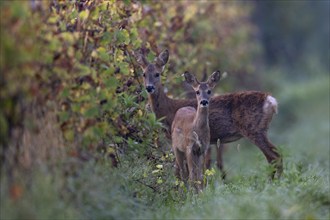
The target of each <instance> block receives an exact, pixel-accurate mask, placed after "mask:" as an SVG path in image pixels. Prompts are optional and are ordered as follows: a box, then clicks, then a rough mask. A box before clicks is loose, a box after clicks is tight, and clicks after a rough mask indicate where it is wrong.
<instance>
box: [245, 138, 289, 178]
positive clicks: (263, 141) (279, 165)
mask: <svg viewBox="0 0 330 220" xmlns="http://www.w3.org/2000/svg"><path fill="white" fill-rule="evenodd" d="M247 137H248V139H250V140H251V141H252V142H253V143H254V144H255V145H257V146H258V147H259V149H260V150H261V151H262V153H263V154H264V155H265V157H266V159H267V161H268V163H270V164H273V165H274V166H275V169H276V170H275V171H274V172H273V173H272V176H271V177H272V179H273V178H274V176H275V173H277V176H278V177H280V176H281V174H282V172H283V161H282V157H281V155H280V154H279V153H278V150H277V148H276V147H275V146H274V145H273V144H272V143H271V142H270V141H269V139H268V137H267V134H266V133H264V132H263V133H257V134H250V135H248V136H247Z"/></svg>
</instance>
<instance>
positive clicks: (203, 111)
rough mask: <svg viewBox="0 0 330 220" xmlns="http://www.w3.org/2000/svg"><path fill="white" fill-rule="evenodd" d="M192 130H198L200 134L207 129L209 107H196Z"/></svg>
mask: <svg viewBox="0 0 330 220" xmlns="http://www.w3.org/2000/svg"><path fill="white" fill-rule="evenodd" d="M194 128H195V129H197V130H200V131H201V132H202V133H204V132H206V131H207V129H209V107H200V106H199V105H198V107H197V112H196V115H195V118H194ZM197 130H196V132H197ZM197 133H198V132H197Z"/></svg>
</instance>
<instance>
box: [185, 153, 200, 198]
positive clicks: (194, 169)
mask: <svg viewBox="0 0 330 220" xmlns="http://www.w3.org/2000/svg"><path fill="white" fill-rule="evenodd" d="M187 163H188V170H189V181H190V183H191V185H192V186H193V187H194V189H195V190H196V192H197V193H199V192H200V191H202V188H203V187H202V184H203V175H202V172H203V163H204V157H202V156H198V155H197V154H194V153H193V152H191V153H190V154H189V155H187Z"/></svg>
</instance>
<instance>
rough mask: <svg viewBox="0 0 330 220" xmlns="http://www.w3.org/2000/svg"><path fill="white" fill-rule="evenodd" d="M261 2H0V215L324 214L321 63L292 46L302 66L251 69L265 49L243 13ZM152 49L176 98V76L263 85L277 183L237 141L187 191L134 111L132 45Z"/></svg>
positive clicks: (325, 114) (164, 149) (165, 150)
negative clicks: (201, 185) (278, 157)
mask: <svg viewBox="0 0 330 220" xmlns="http://www.w3.org/2000/svg"><path fill="white" fill-rule="evenodd" d="M260 4H261V5H260ZM265 7H266V8H267V5H264V4H263V3H256V5H255V3H253V2H247V3H239V2H227V1H224V2H221V1H220V2H216V1H209V2H200V1H194V2H191V1H164V2H149V1H144V2H137V1H102V0H99V1H24V2H22V1H2V2H1V3H0V16H1V20H0V22H1V33H0V35H1V41H0V53H1V56H0V71H1V75H0V86H1V93H0V101H1V104H0V127H1V130H0V156H1V181H0V183H1V189H0V193H1V195H0V199H1V203H0V208H1V211H0V215H1V219H31V218H33V219H104V218H107V219H109V218H110V219H130V218H155V219H164V218H189V219H190V218H217V219H218V218H224V219H228V218H233V219H237V218H253V219H255V218H260V219H270V218H280V219H292V218H295V219H302V218H303V219H323V218H329V216H330V210H329V208H330V198H329V196H330V195H329V193H330V189H329V185H330V184H329V173H330V170H329V167H330V164H329V163H330V158H329V153H330V152H329V123H328V122H329V84H328V82H329V70H328V69H327V68H328V66H329V64H328V63H324V60H323V59H318V58H319V56H317V51H318V50H317V49H315V48H313V46H312V45H313V44H312V43H310V44H309V45H308V46H306V48H303V49H302V50H305V51H313V53H311V54H310V56H307V55H306V56H301V57H299V64H301V65H299V64H298V63H297V65H289V66H288V65H286V64H285V65H284V66H282V65H283V63H282V62H280V65H278V64H277V63H275V64H274V63H273V66H266V65H263V62H264V61H263V60H262V59H261V56H262V55H263V48H266V53H267V54H268V53H269V51H271V48H272V47H267V46H265V45H264V44H265V42H266V41H265V40H264V41H259V40H258V38H257V36H258V35H259V34H260V32H262V31H265V29H263V26H260V24H258V22H256V23H254V22H253V19H252V14H253V13H254V11H255V10H257V11H258V10H260V8H265ZM290 7H293V8H294V5H293V6H292V5H291V6H290ZM299 7H303V8H304V7H308V4H307V3H306V4H305V6H304V5H299ZM277 10H281V9H280V8H278V9H277ZM259 12H260V11H259ZM275 15H276V14H275ZM259 16H261V15H260V14H259ZM309 16H311V15H309ZM275 17H276V16H275ZM289 18H290V19H289ZM312 18H313V17H312ZM288 20H289V21H290V20H291V17H288ZM311 20H312V21H313V19H311ZM267 22H272V21H271V19H270V20H267V21H265V23H266V25H269V23H267ZM294 22H297V21H295V20H294ZM294 22H293V23H290V24H295V23H294ZM258 25H259V26H258ZM323 26H326V25H322V27H323ZM306 27H308V28H309V27H310V26H308V25H306ZM300 28H301V27H300ZM298 29H299V28H298ZM299 30H302V29H299ZM313 30H314V31H317V30H316V29H315V27H314V29H313ZM288 33H289V32H288ZM322 36H323V35H322ZM316 37H317V35H316V34H315V33H314V34H311V38H312V39H313V40H314V41H315V42H318V41H317V40H315V39H317V38H316ZM288 39H289V42H293V41H294V40H295V39H296V38H295V37H294V35H289V37H288ZM314 41H313V42H314ZM266 43H267V42H266ZM297 44H299V42H298V43H297ZM285 45H286V46H287V47H286V50H288V48H289V47H288V45H287V44H285ZM299 45H300V44H299ZM317 45H318V44H317ZM268 46H269V45H268ZM164 48H168V49H169V51H170V62H169V64H168V65H167V67H166V69H165V72H164V74H163V83H164V84H165V88H166V89H167V90H168V91H169V92H168V94H169V95H172V96H175V97H182V96H183V95H182V94H183V88H182V87H181V83H182V79H181V77H180V76H181V73H183V71H185V70H190V71H191V72H194V73H196V74H197V75H198V77H199V78H202V77H203V73H204V72H205V71H207V72H210V71H213V70H215V69H220V70H225V71H228V72H229V75H230V77H229V79H228V80H227V79H226V80H227V82H225V81H224V82H223V84H222V85H221V86H219V88H218V92H222V91H228V92H230V91H234V90H237V89H238V88H239V89H241V88H250V89H258V88H266V89H267V90H269V91H271V92H273V94H274V96H275V97H277V99H278V100H279V103H280V109H279V114H278V115H276V116H275V118H274V120H273V125H272V128H271V139H272V140H274V143H278V144H279V145H280V149H281V151H282V153H283V155H284V163H285V172H284V175H283V177H282V178H281V179H280V180H277V181H274V182H271V183H270V182H269V181H268V177H267V170H268V169H269V167H268V166H267V165H266V160H265V159H264V157H263V155H262V154H261V152H260V151H259V150H258V149H257V148H256V147H254V146H250V144H249V143H247V142H246V141H244V140H242V141H239V142H235V143H233V144H230V145H228V147H227V148H226V149H227V150H226V152H225V156H224V159H225V167H226V169H227V170H228V173H229V175H228V181H227V182H226V183H224V182H223V181H222V180H221V177H220V174H219V172H218V171H214V170H211V171H209V172H208V176H207V178H208V182H209V185H208V186H207V188H206V189H205V191H204V192H203V193H202V194H200V195H195V194H193V193H191V192H189V191H187V189H185V187H184V186H183V184H182V183H181V182H179V181H178V180H176V179H175V177H174V172H173V155H172V153H171V152H170V143H169V142H168V140H166V138H165V137H164V132H163V127H162V124H161V122H160V121H159V120H157V119H156V118H155V116H154V114H152V113H151V112H150V111H149V110H148V107H146V105H147V94H146V92H145V91H144V86H143V78H142V74H141V69H140V68H139V67H138V65H137V63H136V61H135V59H134V51H136V50H142V52H144V53H146V54H148V59H149V60H153V58H154V57H155V55H156V54H158V53H159V52H160V51H161V50H162V49H164ZM267 48H268V49H267ZM310 48H313V49H311V50H310ZM317 48H318V47H317ZM322 51H323V52H322V53H329V52H328V51H325V52H324V48H322ZM289 54H290V59H293V58H292V57H294V55H292V54H294V53H289ZM279 56H284V55H283V54H280V55H279ZM283 58H285V57H283ZM276 60H278V59H276ZM291 61H292V60H291ZM327 62H329V61H327ZM265 63H267V62H265ZM311 71H313V74H311V73H310V72H311ZM262 73H267V74H266V75H263V74H262ZM290 75H295V76H296V77H294V78H292V77H288V76H290ZM270 76H271V77H270ZM298 76H303V77H301V78H302V79H301V80H300V81H299V82H296V81H293V80H295V79H297V78H299V77H298ZM261 82H262V83H261ZM178 85H179V86H178ZM270 88H271V89H270Z"/></svg>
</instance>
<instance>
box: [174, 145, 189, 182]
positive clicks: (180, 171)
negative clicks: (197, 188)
mask: <svg viewBox="0 0 330 220" xmlns="http://www.w3.org/2000/svg"><path fill="white" fill-rule="evenodd" d="M174 155H175V165H176V168H175V175H176V177H177V178H178V179H181V180H182V181H186V177H185V176H186V175H185V171H184V153H183V152H181V151H179V150H178V149H174Z"/></svg>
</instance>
